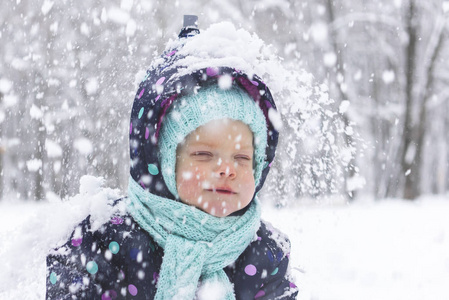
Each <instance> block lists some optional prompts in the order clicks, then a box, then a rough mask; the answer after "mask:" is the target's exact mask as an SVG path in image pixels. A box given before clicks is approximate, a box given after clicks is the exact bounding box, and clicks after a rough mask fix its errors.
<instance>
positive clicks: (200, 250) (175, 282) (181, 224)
mask: <svg viewBox="0 0 449 300" xmlns="http://www.w3.org/2000/svg"><path fill="white" fill-rule="evenodd" d="M128 193H129V199H130V202H129V203H128V211H129V213H130V214H131V215H132V216H133V218H134V219H135V220H136V221H137V223H138V224H139V225H140V227H142V228H143V229H144V230H146V231H147V232H148V233H149V234H150V235H151V237H152V238H153V239H154V240H155V241H156V243H158V245H159V246H161V247H162V248H164V257H163V260H162V266H161V270H160V274H159V281H158V283H157V292H156V296H155V298H154V299H156V300H167V299H181V300H182V299H186V300H192V299H194V298H195V294H196V291H197V288H198V283H199V282H201V284H202V285H204V286H209V287H214V289H216V290H217V291H221V292H222V293H221V294H222V295H223V296H222V297H221V298H222V299H235V296H234V291H233V287H232V284H231V283H230V282H229V279H228V277H227V275H226V273H225V272H224V271H223V268H224V267H226V266H228V265H230V264H231V263H233V262H234V261H236V260H237V258H238V257H239V256H240V254H242V252H243V251H244V250H245V249H246V247H248V245H249V243H251V241H252V240H253V239H254V237H255V234H256V232H257V230H258V229H259V226H260V204H259V201H258V200H257V199H254V200H253V201H252V202H251V205H250V207H249V208H248V210H247V211H246V212H245V214H243V215H242V216H231V217H224V218H218V217H214V216H212V215H209V214H207V213H205V212H203V211H201V210H199V209H197V208H195V207H193V206H188V205H186V204H183V203H181V202H177V201H174V200H171V199H167V198H163V197H159V196H156V195H154V194H151V193H149V192H146V191H144V190H143V189H142V187H140V186H139V184H138V183H136V182H135V181H134V179H133V178H132V177H130V179H129V187H128Z"/></svg>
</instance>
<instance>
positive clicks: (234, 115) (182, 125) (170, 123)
mask: <svg viewBox="0 0 449 300" xmlns="http://www.w3.org/2000/svg"><path fill="white" fill-rule="evenodd" d="M224 118H228V119H233V120H238V121H242V122H243V123H245V124H247V125H248V126H249V128H250V129H251V131H252V132H253V136H254V162H255V168H254V179H255V182H256V186H257V185H258V184H259V181H260V178H261V176H262V171H263V168H264V166H265V165H264V162H265V148H266V147H267V123H266V120H265V116H264V114H263V112H262V110H261V109H260V107H259V106H258V104H257V103H255V102H254V100H253V99H252V98H251V97H250V96H249V95H248V93H246V92H245V91H243V90H242V89H241V88H239V87H237V86H235V85H233V86H232V87H231V88H230V89H221V88H220V87H219V86H218V85H212V86H208V87H203V88H201V89H200V90H199V91H198V93H196V94H191V95H187V96H184V97H181V98H179V99H177V100H176V101H175V102H174V103H173V105H172V108H170V110H169V112H168V113H167V115H166V116H165V117H164V121H163V122H162V128H161V132H160V136H159V155H160V157H159V160H160V163H161V169H162V170H161V171H162V176H163V177H164V181H165V184H166V185H167V188H168V189H169V191H170V192H171V193H172V194H173V195H174V196H175V197H176V198H178V191H177V189H176V176H175V170H176V149H177V147H178V144H179V143H181V142H182V141H183V140H184V138H185V137H186V136H187V135H188V134H189V133H191V132H192V131H194V130H195V129H196V128H198V127H200V126H202V125H204V124H206V123H208V122H210V121H213V120H217V119H224Z"/></svg>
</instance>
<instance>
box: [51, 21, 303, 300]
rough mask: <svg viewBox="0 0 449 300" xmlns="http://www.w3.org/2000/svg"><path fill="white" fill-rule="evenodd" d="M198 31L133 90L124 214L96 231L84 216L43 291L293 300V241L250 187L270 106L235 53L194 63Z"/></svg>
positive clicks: (273, 134)
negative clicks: (191, 49)
mask: <svg viewBox="0 0 449 300" xmlns="http://www.w3.org/2000/svg"><path fill="white" fill-rule="evenodd" d="M198 33H199V31H198V29H196V28H195V27H194V26H190V27H189V26H188V27H185V28H184V29H183V30H182V31H181V34H180V40H179V41H176V42H174V43H173V44H175V45H176V47H174V48H169V50H168V51H166V52H165V54H164V55H163V56H162V61H158V62H157V63H155V64H154V65H153V67H152V68H150V70H149V71H148V72H147V76H146V77H145V79H144V80H143V81H142V82H141V84H140V86H139V89H138V91H137V94H136V97H135V100H134V105H133V108H132V112H131V125H130V156H131V171H130V173H131V176H130V179H129V188H128V193H129V198H127V199H125V200H123V201H126V205H127V213H126V214H123V215H115V216H113V217H112V219H111V221H110V222H109V223H108V224H104V225H103V226H102V227H101V228H100V229H99V230H96V231H93V230H91V224H90V218H89V217H88V218H87V219H86V220H84V221H83V222H82V223H81V224H80V225H79V226H78V228H77V229H76V230H75V232H74V233H73V235H72V237H71V239H70V240H69V241H68V242H67V243H66V244H65V245H64V246H62V247H61V248H59V249H57V250H55V251H54V252H53V253H52V254H51V255H49V256H48V258H47V266H48V272H47V273H48V274H47V298H48V299H100V298H101V299H125V298H126V299H296V294H297V291H296V287H295V285H294V284H293V283H291V282H290V281H289V280H288V279H287V267H288V256H289V241H288V240H287V239H286V238H285V237H284V236H283V235H282V234H280V233H279V232H278V231H276V230H275V229H274V228H271V227H270V226H269V225H268V224H265V223H264V222H261V221H260V204H259V201H258V199H257V198H256V196H255V195H256V194H257V193H258V192H259V191H260V189H261V188H262V186H263V183H264V181H265V178H266V176H267V174H268V170H269V168H270V164H271V162H272V161H273V159H274V153H275V149H276V145H277V138H278V132H277V131H276V129H275V128H274V127H273V124H272V123H271V122H270V120H269V118H268V114H269V110H274V109H275V104H274V102H273V99H272V97H271V94H270V91H269V90H268V87H267V86H266V85H265V84H264V83H263V82H262V81H261V80H260V78H259V77H257V76H255V75H254V76H252V77H251V78H250V77H248V75H247V74H245V73H244V72H242V71H239V70H236V69H235V68H234V67H233V66H232V65H229V62H227V63H224V64H223V65H222V66H220V67H217V66H216V65H213V66H212V65H211V66H209V67H203V68H198V69H195V68H192V66H191V65H189V59H190V57H188V56H183V51H182V49H183V48H184V47H186V46H187V45H188V44H189V43H190V40H194V39H195V38H197V37H192V36H195V35H196V34H198ZM200 35H201V34H200ZM211 62H213V60H212V61H211ZM204 63H206V64H207V60H205V61H204Z"/></svg>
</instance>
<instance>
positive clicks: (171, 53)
mask: <svg viewBox="0 0 449 300" xmlns="http://www.w3.org/2000/svg"><path fill="white" fill-rule="evenodd" d="M175 53H176V50H173V51H172V52H169V53H167V56H172V55H173V54H175Z"/></svg>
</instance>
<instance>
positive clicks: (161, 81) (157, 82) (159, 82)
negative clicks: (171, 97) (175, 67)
mask: <svg viewBox="0 0 449 300" xmlns="http://www.w3.org/2000/svg"><path fill="white" fill-rule="evenodd" d="M164 81H165V77H161V78H159V79H158V80H157V81H156V85H162V84H163V83H164Z"/></svg>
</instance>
